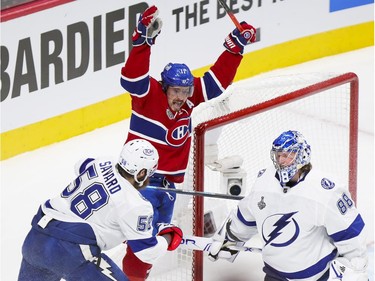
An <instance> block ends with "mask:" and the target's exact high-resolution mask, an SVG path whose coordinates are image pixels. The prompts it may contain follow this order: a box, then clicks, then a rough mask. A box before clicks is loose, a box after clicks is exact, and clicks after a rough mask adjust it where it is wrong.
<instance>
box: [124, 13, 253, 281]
mask: <svg viewBox="0 0 375 281" xmlns="http://www.w3.org/2000/svg"><path fill="white" fill-rule="evenodd" d="M158 14H159V11H158V8H157V7H156V6H151V7H149V8H147V9H146V10H145V11H144V12H143V14H141V15H140V17H139V20H138V24H137V27H136V29H135V31H134V33H133V38H132V39H133V48H132V50H131V52H130V54H129V57H128V59H127V61H126V63H125V66H124V67H123V68H122V70H121V85H122V87H123V88H124V89H125V90H126V91H128V92H129V93H130V95H131V98H132V115H131V119H130V128H129V134H128V136H127V139H126V142H128V141H130V140H133V139H135V138H144V139H146V140H148V141H150V142H151V143H152V144H153V145H154V146H155V147H156V148H157V150H158V152H159V155H160V160H159V166H158V169H157V171H156V172H155V174H154V175H153V176H152V177H151V178H150V185H151V186H158V187H168V188H171V191H173V189H174V188H175V183H182V182H183V180H184V173H185V169H186V167H187V163H188V156H189V151H190V142H191V138H190V136H191V130H192V128H191V113H192V110H193V109H194V107H195V106H197V105H199V104H200V103H202V102H205V101H208V100H210V99H213V98H215V97H218V96H219V95H221V94H222V93H223V92H224V91H225V89H226V88H227V87H228V86H229V85H230V84H231V83H232V81H233V79H234V77H235V75H236V71H237V68H238V66H239V65H240V63H241V60H242V53H243V50H244V47H245V46H246V45H248V44H250V43H253V42H255V39H256V36H255V33H256V30H255V28H254V27H252V26H251V25H249V24H247V23H246V22H242V23H241V26H242V29H243V31H242V32H240V31H239V30H238V29H237V28H236V29H234V30H233V31H232V32H231V33H230V34H229V35H228V36H227V37H226V38H225V40H224V44H223V45H224V48H223V49H224V51H223V52H222V53H221V54H220V56H219V58H218V59H217V61H216V62H215V63H214V64H213V66H212V67H211V68H210V69H209V71H207V72H206V73H205V74H204V75H203V77H194V76H193V75H192V74H191V72H190V69H189V68H188V66H187V65H185V64H183V63H169V64H168V65H166V66H165V68H164V70H162V72H161V80H159V79H155V78H153V77H151V76H150V75H149V64H150V55H151V47H152V45H153V44H155V38H156V37H157V36H158V35H159V33H160V31H161V28H162V20H161V19H160V18H159V17H158ZM142 194H143V195H144V197H145V198H147V199H148V200H149V201H150V202H151V204H152V205H153V208H154V220H153V222H154V224H157V223H170V221H171V219H172V214H173V207H174V202H175V196H176V194H175V193H174V192H168V193H166V192H160V191H157V190H152V189H144V190H143V191H142ZM139 243H140V246H139V248H142V246H141V244H142V243H143V242H142V241H139ZM137 251H138V247H135V246H134V245H133V247H128V249H127V253H126V255H125V257H124V259H123V270H124V272H125V273H126V275H127V276H128V277H129V278H130V280H131V281H139V280H145V279H146V278H147V276H148V273H149V271H150V269H151V267H152V265H151V264H147V263H145V262H143V261H142V258H141V257H140V255H137Z"/></svg>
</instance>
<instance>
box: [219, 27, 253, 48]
mask: <svg viewBox="0 0 375 281" xmlns="http://www.w3.org/2000/svg"><path fill="white" fill-rule="evenodd" d="M241 26H242V28H243V29H244V30H243V31H242V32H240V31H239V30H238V29H237V28H236V29H235V30H233V31H232V32H231V33H230V34H229V35H228V36H227V37H226V38H225V41H224V47H225V48H226V49H227V50H228V51H229V52H231V53H234V54H241V55H242V54H243V49H244V47H245V46H246V45H248V44H250V43H253V42H255V40H256V29H255V28H254V27H253V26H251V25H250V24H247V23H246V22H244V21H243V22H241Z"/></svg>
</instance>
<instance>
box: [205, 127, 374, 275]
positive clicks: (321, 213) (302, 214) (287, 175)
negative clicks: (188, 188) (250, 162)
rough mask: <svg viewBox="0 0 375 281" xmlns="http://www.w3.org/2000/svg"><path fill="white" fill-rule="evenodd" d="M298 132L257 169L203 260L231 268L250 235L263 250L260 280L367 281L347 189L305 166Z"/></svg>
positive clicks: (306, 148)
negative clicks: (265, 165)
mask: <svg viewBox="0 0 375 281" xmlns="http://www.w3.org/2000/svg"><path fill="white" fill-rule="evenodd" d="M310 157H311V148H310V145H309V144H308V143H307V142H306V140H305V138H304V137H303V136H302V134H301V133H299V132H297V131H286V132H283V133H282V134H281V135H280V136H279V137H277V138H276V139H275V140H274V142H273V144H272V149H271V159H272V162H273V166H271V167H269V168H267V169H264V170H261V171H260V172H259V174H258V178H257V180H256V182H255V183H254V185H253V187H252V189H251V192H250V194H249V195H248V196H246V197H245V198H244V199H242V200H241V201H240V202H239V204H238V208H237V210H236V211H233V212H232V213H231V214H230V215H229V217H228V218H227V220H226V221H225V222H224V224H223V226H222V227H221V228H220V230H219V231H218V232H217V233H216V234H215V235H214V242H213V243H212V246H211V249H210V254H209V257H210V259H211V260H213V261H215V260H217V259H218V258H223V259H227V260H229V261H231V262H233V261H234V259H235V257H236V256H237V255H238V252H237V251H233V250H231V249H230V247H231V246H233V245H236V244H237V243H242V244H243V243H244V242H246V241H248V240H249V239H250V238H251V237H252V236H253V235H255V234H256V233H258V234H259V236H260V238H261V241H262V243H263V250H262V258H263V262H264V267H263V271H264V272H265V274H266V275H265V279H264V280H265V281H285V280H301V281H302V280H304V281H310V280H311V281H313V280H314V281H316V280H319V281H326V280H341V281H367V280H368V275H367V263H368V258H367V254H366V239H365V231H364V226H365V224H364V222H363V220H362V217H361V215H360V214H359V213H358V211H357V209H356V207H355V205H354V202H353V201H352V199H351V197H350V194H349V192H348V189H347V188H346V187H345V186H343V185H340V184H339V183H338V182H337V181H336V180H334V179H333V178H331V177H328V176H327V175H326V174H325V173H324V172H320V171H318V170H317V169H315V167H314V168H313V167H312V165H311V163H310Z"/></svg>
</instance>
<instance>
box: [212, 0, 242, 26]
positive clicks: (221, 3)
mask: <svg viewBox="0 0 375 281" xmlns="http://www.w3.org/2000/svg"><path fill="white" fill-rule="evenodd" d="M217 1H218V2H219V3H220V5H221V6H222V7H223V8H224V10H225V11H226V12H227V14H228V16H229V17H230V19H231V20H232V22H233V23H234V25H235V26H236V27H237V29H238V30H239V31H240V32H241V33H242V31H243V27H242V26H241V24H240V22H239V21H238V19H237V18H236V16H235V15H234V14H233V12H232V11H231V9H230V8H229V6H228V5H227V3H226V2H225V0H217Z"/></svg>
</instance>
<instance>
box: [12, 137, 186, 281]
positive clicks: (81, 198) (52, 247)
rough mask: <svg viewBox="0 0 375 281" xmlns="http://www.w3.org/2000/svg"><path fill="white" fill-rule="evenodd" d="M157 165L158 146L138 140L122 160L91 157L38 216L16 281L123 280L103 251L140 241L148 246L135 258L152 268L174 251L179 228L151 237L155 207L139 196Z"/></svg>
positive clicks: (127, 148) (78, 166)
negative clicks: (125, 243) (160, 258)
mask: <svg viewBox="0 0 375 281" xmlns="http://www.w3.org/2000/svg"><path fill="white" fill-rule="evenodd" d="M158 160H159V155H158V152H157V150H156V149H155V147H154V146H152V145H151V144H150V143H149V142H148V141H146V140H139V139H135V140H132V141H130V142H128V143H126V144H125V145H124V147H123V149H122V151H121V154H120V157H119V160H118V161H113V160H112V159H110V158H97V159H92V158H87V159H84V160H82V161H80V162H79V163H77V164H76V167H75V168H76V169H75V170H76V174H77V178H76V179H74V180H73V182H72V183H70V184H69V185H68V186H67V187H66V188H65V189H64V190H63V191H62V192H61V194H60V195H59V196H57V197H55V198H52V199H50V200H47V201H46V202H45V203H43V204H42V205H41V207H40V208H39V210H38V212H37V214H36V215H35V216H34V218H33V220H32V228H31V230H30V232H29V233H28V235H27V237H26V239H25V241H24V244H23V247H22V255H23V259H22V264H21V269H20V272H19V277H18V280H19V281H26V280H27V281H37V280H38V281H44V280H45V281H60V279H61V278H64V279H65V280H67V281H77V280H89V281H94V280H95V281H98V280H100V281H101V280H102V281H108V280H121V281H125V280H129V279H128V278H127V277H126V276H125V274H124V273H123V271H122V269H121V268H119V267H118V266H117V265H116V264H115V263H114V262H113V261H112V260H111V259H110V258H109V257H108V256H107V255H105V254H104V253H102V251H103V250H109V249H111V248H113V247H115V246H117V245H119V244H121V243H123V242H124V241H127V243H128V244H131V243H132V241H135V240H139V239H142V240H143V241H145V243H144V245H145V246H144V247H143V248H136V249H135V254H136V255H137V257H138V258H139V259H141V260H142V261H144V262H147V263H150V264H152V263H154V262H155V261H156V260H157V259H158V258H159V257H161V256H162V255H164V254H165V253H166V251H167V250H174V249H176V248H177V247H178V246H179V245H180V243H181V239H182V231H181V229H180V228H178V227H177V226H174V225H171V224H168V225H159V229H158V230H159V231H158V235H157V236H153V235H152V233H153V227H152V218H153V208H152V206H151V203H150V202H149V201H147V200H146V199H145V198H144V197H143V196H142V195H141V194H140V192H139V191H138V190H139V189H140V188H142V187H145V186H147V185H148V182H149V177H150V176H151V175H152V174H153V173H154V171H155V170H156V168H157V165H158ZM46 187H47V188H48V184H47V185H46Z"/></svg>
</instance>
